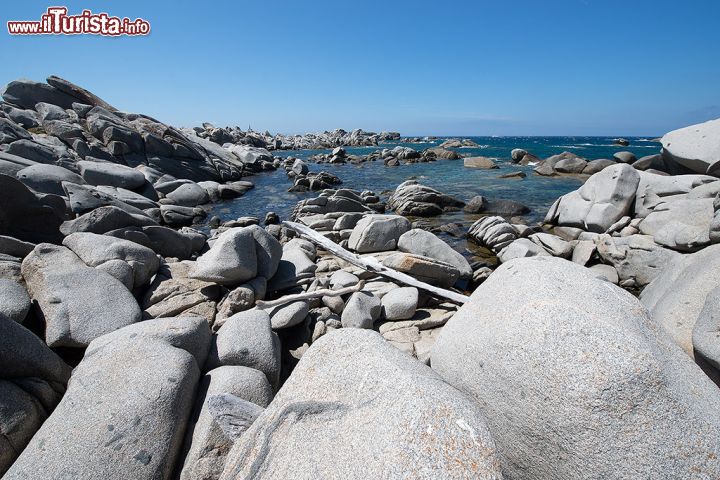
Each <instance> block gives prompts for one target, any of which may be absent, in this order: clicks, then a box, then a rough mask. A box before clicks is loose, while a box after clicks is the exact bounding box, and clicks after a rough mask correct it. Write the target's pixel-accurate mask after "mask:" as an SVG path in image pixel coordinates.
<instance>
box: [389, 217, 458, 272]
mask: <svg viewBox="0 0 720 480" xmlns="http://www.w3.org/2000/svg"><path fill="white" fill-rule="evenodd" d="M398 250H400V251H401V252H406V253H414V254H415V255H422V256H424V257H430V258H434V259H435V260H440V261H441V262H445V263H449V264H450V265H452V266H454V267H455V268H457V269H458V270H459V271H460V277H462V278H469V277H471V276H472V268H470V264H469V263H468V261H467V260H466V259H465V257H463V256H462V254H461V253H460V252H457V251H455V250H454V249H453V248H452V247H451V246H450V245H448V244H447V243H445V242H443V241H442V240H440V239H439V238H438V237H437V236H435V234H433V233H431V232H428V231H425V230H420V229H419V228H413V229H412V230H410V231H408V232H405V233H403V234H402V235H401V236H400V238H399V239H398Z"/></svg>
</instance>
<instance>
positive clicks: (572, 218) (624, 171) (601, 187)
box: [545, 164, 640, 233]
mask: <svg viewBox="0 0 720 480" xmlns="http://www.w3.org/2000/svg"><path fill="white" fill-rule="evenodd" d="M639 181H640V175H639V174H638V172H637V170H635V169H634V168H632V167H631V166H630V165H626V164H618V165H613V166H610V167H607V168H606V169H604V170H602V171H601V172H599V173H596V174H595V175H593V176H591V177H590V178H589V179H588V180H587V182H585V184H584V185H583V186H582V187H580V188H579V189H577V190H575V191H573V192H570V193H568V194H567V195H564V196H562V197H560V199H558V201H557V202H556V203H555V204H554V205H553V207H552V208H551V209H550V211H549V212H548V215H547V217H546V218H545V221H546V222H547V223H553V224H555V225H561V226H567V227H578V228H582V229H584V230H587V231H591V232H597V233H604V232H605V231H606V230H607V229H608V228H609V227H610V226H612V225H613V224H614V223H615V222H617V221H618V220H620V219H621V218H622V217H624V216H625V215H627V214H628V212H629V211H630V207H631V206H632V204H633V200H634V199H635V191H636V189H637V186H638V182H639Z"/></svg>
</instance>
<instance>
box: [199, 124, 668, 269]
mask: <svg viewBox="0 0 720 480" xmlns="http://www.w3.org/2000/svg"><path fill="white" fill-rule="evenodd" d="M448 138H469V139H471V140H473V141H474V142H475V143H477V144H478V145H479V146H478V147H463V148H458V149H454V150H456V151H457V152H458V153H460V154H461V155H463V156H484V157H490V158H494V159H495V162H496V163H497V165H498V166H499V168H498V169H492V170H480V169H472V168H465V167H464V166H463V161H462V159H461V160H437V161H435V162H428V163H412V164H407V165H400V166H397V167H387V166H385V165H384V164H383V162H382V161H380V160H378V161H375V162H365V163H361V164H350V163H348V164H341V165H331V164H316V163H313V162H312V161H310V160H309V159H310V157H312V156H313V155H316V154H318V153H329V152H330V151H331V150H329V149H323V150H286V151H276V152H273V153H274V155H276V156H280V157H289V156H292V157H296V158H301V159H304V160H308V167H309V169H310V171H311V172H320V171H327V172H329V173H332V174H334V175H337V176H338V177H340V179H341V180H342V181H343V184H342V185H341V186H339V187H338V188H351V189H354V190H360V191H362V190H371V191H373V192H375V193H376V194H378V195H380V197H381V200H383V201H384V200H386V199H387V197H388V196H389V195H390V194H391V193H392V192H393V191H394V189H395V187H397V186H398V185H399V184H400V183H402V182H404V181H405V180H411V179H412V180H417V181H418V182H420V183H422V184H424V185H428V186H430V187H433V188H435V189H437V190H440V191H441V192H443V193H447V194H449V195H453V196H454V197H456V198H459V199H461V200H464V201H468V200H470V199H471V198H472V197H474V196H476V195H482V196H484V197H486V198H488V199H490V200H494V199H510V200H515V201H518V202H521V203H523V204H525V205H527V206H528V207H530V209H531V211H530V213H529V214H527V215H525V217H524V220H525V221H526V222H527V223H534V222H538V221H541V220H542V219H543V218H544V217H545V214H546V213H547V211H548V209H549V208H550V206H551V205H552V204H553V202H554V201H555V200H556V199H557V198H558V197H560V196H562V195H564V194H566V193H568V192H570V191H572V190H575V189H577V188H578V187H580V186H581V185H582V183H583V179H580V178H577V177H573V176H559V177H543V176H540V175H537V174H535V173H534V172H533V168H534V167H533V166H531V165H529V166H522V165H516V164H513V163H512V162H511V161H510V152H511V151H512V149H514V148H522V149H525V150H527V151H528V152H530V153H532V154H534V155H535V156H537V157H539V158H547V157H549V156H552V155H555V154H559V153H562V152H572V153H574V154H576V155H578V156H580V157H583V158H585V159H587V160H597V159H600V158H612V157H613V154H615V153H616V152H619V151H630V152H633V153H634V154H635V156H636V157H637V158H640V157H643V156H646V155H652V154H655V153H659V152H660V148H661V145H660V143H658V142H657V141H655V140H656V139H653V138H644V137H624V138H626V139H627V140H629V141H630V145H629V146H620V145H615V144H614V143H613V137H442V138H438V139H435V140H431V141H427V142H423V143H415V142H413V143H407V142H403V141H402V139H401V140H400V141H397V142H386V143H382V144H380V145H379V146H376V147H346V151H347V152H348V153H349V154H355V155H363V154H368V153H371V152H373V151H376V150H380V149H383V148H389V149H391V148H393V147H395V146H397V145H401V146H406V147H410V148H414V149H416V150H424V149H426V148H430V147H434V146H437V145H439V144H440V143H442V142H443V141H445V140H447V139H448ZM517 171H523V172H525V173H526V175H527V176H526V178H524V179H504V178H499V177H500V175H502V174H505V173H510V172H517ZM244 180H249V181H252V182H253V183H254V184H255V188H254V189H253V190H250V191H249V192H248V193H246V194H245V195H244V196H243V197H240V198H237V199H234V200H231V201H228V202H223V203H219V204H215V205H214V206H213V207H212V209H211V211H210V214H209V216H208V218H211V217H212V216H215V215H216V216H218V217H219V218H220V219H221V221H227V220H232V219H236V218H238V217H242V216H256V217H258V218H259V219H260V220H261V221H262V220H263V218H264V217H265V214H266V213H267V212H271V211H272V212H275V213H277V214H278V215H279V216H280V218H281V219H282V220H286V219H288V218H289V216H290V213H291V212H292V209H293V207H294V206H295V204H296V203H297V202H298V201H300V200H302V199H305V198H311V197H315V196H317V195H318V193H317V192H306V193H299V192H288V189H289V188H290V187H292V181H291V179H289V178H288V177H287V174H286V173H285V170H284V169H282V168H280V169H278V170H276V171H273V172H262V173H258V174H255V175H253V176H250V177H247V178H245V179H244ZM481 216H482V215H470V214H465V213H463V212H450V213H447V214H444V215H441V216H439V217H435V218H433V219H429V220H430V221H431V222H432V224H433V225H437V226H439V225H442V224H447V223H457V224H460V225H461V226H462V227H464V228H467V227H469V226H470V225H471V224H472V223H473V222H474V221H475V220H477V219H478V218H480V217H481ZM441 236H444V235H441ZM444 237H445V238H444V239H445V240H446V241H448V243H450V244H451V245H453V247H454V248H456V249H457V250H458V251H460V252H462V253H464V254H467V255H470V254H472V253H473V252H475V251H476V249H475V248H472V246H469V245H468V244H467V242H466V241H465V239H464V238H457V237H448V236H444Z"/></svg>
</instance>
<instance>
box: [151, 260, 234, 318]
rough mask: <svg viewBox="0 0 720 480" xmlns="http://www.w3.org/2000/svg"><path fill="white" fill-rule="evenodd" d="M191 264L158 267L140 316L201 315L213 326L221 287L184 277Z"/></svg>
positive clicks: (172, 263)
mask: <svg viewBox="0 0 720 480" xmlns="http://www.w3.org/2000/svg"><path fill="white" fill-rule="evenodd" d="M191 264H192V262H188V261H185V262H171V263H167V264H163V265H161V267H160V269H159V270H158V273H157V274H156V275H155V277H154V278H153V281H152V283H151V284H150V286H149V287H148V289H147V291H146V293H145V296H144V297H143V299H142V308H143V315H144V317H146V318H163V317H174V316H201V317H203V318H204V319H205V321H206V322H207V323H208V324H210V325H212V324H213V322H214V321H215V311H216V308H217V301H218V300H219V299H220V297H221V291H220V288H221V287H220V286H219V285H216V284H214V283H210V282H204V281H202V280H196V279H193V278H188V274H189V271H190V268H191Z"/></svg>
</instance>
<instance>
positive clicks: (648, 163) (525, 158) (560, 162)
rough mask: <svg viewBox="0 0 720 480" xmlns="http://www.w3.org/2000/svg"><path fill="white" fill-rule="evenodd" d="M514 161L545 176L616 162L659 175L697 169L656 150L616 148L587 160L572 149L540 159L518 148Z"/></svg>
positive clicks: (589, 171) (582, 171)
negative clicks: (640, 154)
mask: <svg viewBox="0 0 720 480" xmlns="http://www.w3.org/2000/svg"><path fill="white" fill-rule="evenodd" d="M510 158H511V161H512V162H513V163H516V164H520V165H532V166H534V167H535V168H534V169H533V170H534V172H535V173H537V174H538V175H543V176H548V177H551V176H556V175H594V174H595V173H598V172H600V171H601V170H603V169H605V168H607V167H611V166H613V165H617V164H621V163H622V164H627V165H632V166H633V167H634V168H635V169H636V170H640V171H647V172H649V173H655V174H658V175H679V174H687V173H694V172H693V171H692V170H690V169H688V168H686V167H684V166H682V165H681V164H679V163H677V162H674V161H672V160H668V159H667V157H666V156H663V155H662V154H659V153H656V154H652V155H646V156H644V157H641V158H637V157H636V156H635V154H634V153H632V152H627V151H621V152H616V153H615V154H614V155H613V158H599V159H596V160H587V159H585V158H582V157H580V156H578V155H576V154H574V153H572V152H562V153H559V154H557V155H553V156H551V157H548V158H546V159H544V160H543V159H540V158H538V157H536V156H535V155H533V154H532V153H529V152H527V151H526V150H523V149H521V148H515V149H513V150H512V152H511V154H510Z"/></svg>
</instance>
